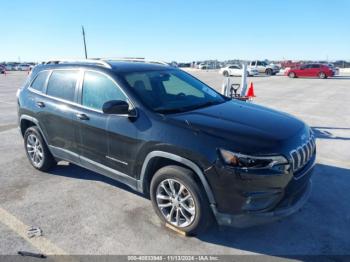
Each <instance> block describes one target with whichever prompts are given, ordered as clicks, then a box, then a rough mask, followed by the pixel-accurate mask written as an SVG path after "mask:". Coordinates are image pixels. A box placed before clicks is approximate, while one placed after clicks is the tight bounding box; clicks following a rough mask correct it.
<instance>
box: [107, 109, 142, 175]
mask: <svg viewBox="0 0 350 262" xmlns="http://www.w3.org/2000/svg"><path fill="white" fill-rule="evenodd" d="M140 125H141V120H140V118H138V119H137V120H135V121H134V120H132V119H129V118H128V117H125V116H117V115H111V116H110V117H109V119H108V125H107V130H108V157H107V158H108V159H107V161H108V166H109V167H111V168H114V169H117V170H119V171H121V172H123V173H125V174H128V175H130V176H133V177H134V176H135V174H133V173H132V171H133V167H134V166H135V164H136V163H135V161H136V157H135V156H136V155H137V152H138V151H139V149H140V148H141V145H142V143H141V141H139V140H138V139H137V135H138V132H139V130H138V129H137V127H138V126H140Z"/></svg>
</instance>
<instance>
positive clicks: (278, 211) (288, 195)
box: [212, 155, 316, 228]
mask: <svg viewBox="0 0 350 262" xmlns="http://www.w3.org/2000/svg"><path fill="white" fill-rule="evenodd" d="M315 162H316V155H314V156H313V157H312V159H310V161H309V163H308V164H307V165H306V166H305V167H304V168H302V170H300V171H299V173H298V174H296V175H293V174H291V173H290V174H289V175H286V174H285V175H281V176H265V177H262V178H261V180H259V181H258V182H256V181H254V180H256V179H253V180H245V181H242V180H241V179H237V178H236V179H235V180H233V181H229V180H226V179H224V183H223V184H224V185H225V187H226V190H223V188H222V190H221V192H225V194H223V195H217V196H219V197H218V198H217V200H219V203H218V202H217V203H216V205H212V210H213V213H214V215H215V217H216V220H217V223H218V224H219V225H222V226H232V227H238V228H244V227H250V226H254V225H258V224H264V223H268V222H273V221H276V220H280V219H282V218H284V217H287V216H289V215H291V214H293V213H295V212H296V211H298V210H299V209H300V208H301V207H302V206H303V205H304V204H305V202H306V201H307V199H308V198H309V195H310V192H311V188H312V182H311V175H312V172H313V168H314V165H315ZM227 175H228V176H225V175H224V174H223V173H221V176H222V178H224V177H226V178H227V177H230V178H234V177H235V176H234V174H232V173H231V174H230V173H228V174H227ZM284 179H285V181H284ZM231 185H238V187H239V189H238V188H237V187H236V188H235V187H232V186H231ZM283 185H284V186H283ZM227 186H229V187H227ZM271 188H273V189H277V188H279V189H277V191H274V190H272V191H271V190H270V189H271ZM237 190H238V191H237ZM256 192H258V193H260V196H262V198H260V199H262V200H263V201H262V203H263V206H262V208H261V209H260V210H258V209H256V210H254V209H251V208H250V210H249V209H247V208H245V207H246V205H245V204H244V203H246V202H247V200H248V199H249V196H250V197H252V196H255V193H256ZM276 192H277V193H276ZM261 193H263V194H261ZM274 193H276V194H274ZM255 199H259V198H255ZM270 200H271V201H270ZM252 203H254V201H252ZM259 203H260V204H261V202H255V204H259ZM250 207H251V206H250Z"/></svg>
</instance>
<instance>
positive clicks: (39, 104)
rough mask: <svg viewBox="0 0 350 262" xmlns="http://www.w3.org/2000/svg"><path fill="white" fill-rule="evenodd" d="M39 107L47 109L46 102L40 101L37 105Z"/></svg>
mask: <svg viewBox="0 0 350 262" xmlns="http://www.w3.org/2000/svg"><path fill="white" fill-rule="evenodd" d="M35 104H36V106H37V107H40V108H43V107H45V103H44V102H41V101H38V102H36V103H35Z"/></svg>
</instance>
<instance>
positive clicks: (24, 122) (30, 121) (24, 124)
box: [19, 115, 48, 145]
mask: <svg viewBox="0 0 350 262" xmlns="http://www.w3.org/2000/svg"><path fill="white" fill-rule="evenodd" d="M32 126H35V127H37V128H38V129H39V132H40V134H41V136H42V137H43V138H44V141H45V143H46V144H47V145H48V143H47V140H46V137H45V135H44V133H43V130H42V129H41V127H40V125H39V121H38V119H36V118H35V117H32V116H29V115H21V117H20V119H19V127H20V131H21V134H22V136H24V133H25V132H26V130H27V129H28V128H29V127H32Z"/></svg>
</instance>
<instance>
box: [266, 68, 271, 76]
mask: <svg viewBox="0 0 350 262" xmlns="http://www.w3.org/2000/svg"><path fill="white" fill-rule="evenodd" d="M265 73H266V75H268V76H271V75H272V73H273V72H272V69H270V68H268V69H266V71H265Z"/></svg>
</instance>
